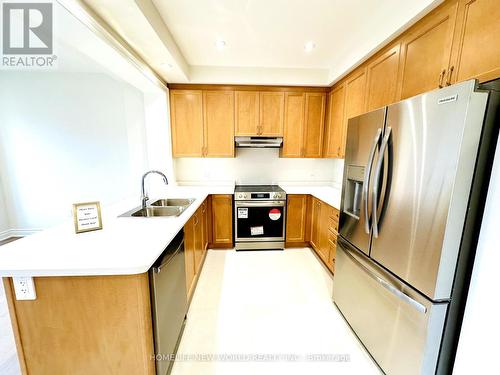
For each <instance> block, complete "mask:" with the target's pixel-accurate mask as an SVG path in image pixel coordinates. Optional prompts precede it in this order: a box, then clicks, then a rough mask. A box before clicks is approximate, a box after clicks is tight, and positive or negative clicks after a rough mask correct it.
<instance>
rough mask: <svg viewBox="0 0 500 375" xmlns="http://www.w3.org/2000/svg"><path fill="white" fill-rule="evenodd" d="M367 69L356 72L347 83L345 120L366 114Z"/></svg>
mask: <svg viewBox="0 0 500 375" xmlns="http://www.w3.org/2000/svg"><path fill="white" fill-rule="evenodd" d="M365 92H366V68H364V69H360V70H358V71H355V72H354V74H352V75H351V76H350V77H349V78H348V79H347V82H346V94H345V95H346V96H345V112H344V115H345V119H346V121H348V120H349V119H350V118H352V117H356V116H359V115H360V114H362V113H364V112H366V110H365V109H366V105H365Z"/></svg>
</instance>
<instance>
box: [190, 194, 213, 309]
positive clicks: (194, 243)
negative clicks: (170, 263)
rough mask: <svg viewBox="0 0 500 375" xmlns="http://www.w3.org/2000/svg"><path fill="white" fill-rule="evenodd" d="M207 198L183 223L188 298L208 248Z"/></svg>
mask: <svg viewBox="0 0 500 375" xmlns="http://www.w3.org/2000/svg"><path fill="white" fill-rule="evenodd" d="M208 227H209V222H208V199H206V200H205V201H204V202H203V203H202V204H201V206H200V207H199V208H198V210H196V212H195V213H194V214H193V216H191V218H190V219H189V220H188V222H187V223H186V224H185V225H184V256H185V262H186V289H187V295H188V299H190V297H191V296H192V294H193V291H194V287H195V285H196V280H197V277H198V276H199V274H200V271H201V268H202V265H203V260H204V259H205V255H206V251H207V248H208Z"/></svg>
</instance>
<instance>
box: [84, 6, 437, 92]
mask: <svg viewBox="0 0 500 375" xmlns="http://www.w3.org/2000/svg"><path fill="white" fill-rule="evenodd" d="M85 2H86V3H87V4H88V5H89V6H90V7H91V8H92V9H93V10H94V11H95V12H96V13H97V14H98V15H99V16H101V17H102V18H103V19H104V21H105V22H106V23H108V24H109V25H110V26H111V27H112V28H114V29H115V30H116V31H117V32H118V33H119V34H120V35H121V36H122V37H123V38H124V39H125V40H126V41H127V42H128V43H129V44H130V45H131V46H132V47H133V48H134V49H135V50H136V51H137V52H138V53H139V54H140V55H141V56H142V57H143V58H144V59H145V60H146V61H147V62H148V64H150V65H151V67H152V68H153V69H155V70H156V71H157V72H158V73H159V74H160V75H161V76H162V77H163V78H164V79H165V80H166V81H167V82H170V83H173V82H176V83H233V84H270V85H273V84H274V85H312V86H326V85H330V84H332V83H333V82H335V81H336V80H338V79H339V78H340V77H341V76H342V75H343V74H345V73H346V72H347V71H348V70H349V69H350V68H351V67H352V66H354V65H356V64H358V63H359V62H361V61H362V60H363V59H366V58H367V57H368V56H369V55H371V54H372V53H373V52H374V51H376V50H377V48H379V47H381V46H382V45H383V44H384V42H386V41H387V40H389V39H390V38H391V37H393V36H394V35H396V34H397V33H399V32H401V31H402V30H404V29H406V28H407V27H409V25H411V24H412V23H414V22H415V21H416V20H418V19H419V18H420V17H421V16H422V15H423V14H425V13H427V12H428V11H429V10H430V9H432V8H434V7H436V6H437V5H439V4H440V3H441V2H442V0H412V1H401V0H135V1H134V0H106V1H103V0H85ZM218 41H224V42H225V44H226V45H225V47H224V48H218V47H217V46H216V43H217V42H218ZM307 42H313V43H314V45H315V47H314V48H313V49H312V50H311V51H305V49H304V46H305V44H306V43H307Z"/></svg>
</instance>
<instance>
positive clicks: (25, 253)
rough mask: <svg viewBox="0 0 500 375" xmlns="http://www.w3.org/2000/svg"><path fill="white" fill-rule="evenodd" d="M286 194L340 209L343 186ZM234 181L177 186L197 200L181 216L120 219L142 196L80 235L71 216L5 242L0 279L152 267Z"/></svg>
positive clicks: (299, 188) (178, 193) (292, 189)
mask: <svg viewBox="0 0 500 375" xmlns="http://www.w3.org/2000/svg"><path fill="white" fill-rule="evenodd" d="M280 186H281V187H282V188H283V189H284V190H285V191H286V192H287V194H311V195H313V196H315V197H316V198H318V199H321V200H322V201H324V202H325V203H328V204H330V205H331V206H333V207H335V208H337V209H338V208H339V207H340V195H341V190H340V189H338V188H335V187H333V186H307V185H288V184H280ZM233 193H234V184H232V185H231V184H228V185H221V186H175V187H174V186H172V187H171V188H170V187H169V190H168V194H166V196H167V197H168V198H195V201H194V202H193V203H192V204H191V206H189V207H188V209H187V210H186V211H184V212H183V213H182V214H181V215H180V216H178V217H154V218H140V217H118V215H120V214H123V213H124V212H126V211H128V210H130V209H132V208H134V207H137V206H138V205H139V203H140V202H139V199H131V200H127V201H123V202H120V204H117V205H114V206H113V207H103V209H102V215H103V229H102V230H99V231H94V232H88V233H81V234H75V232H74V226H73V222H72V220H68V221H67V222H65V223H64V224H61V225H59V226H56V227H53V228H50V229H47V230H44V231H42V232H39V233H36V234H33V235H31V236H28V237H25V238H22V239H20V240H18V241H15V242H11V243H9V244H6V245H3V246H2V247H1V248H0V277H2V276H3V277H15V276H92V275H132V274H139V273H144V272H147V271H148V270H149V268H150V267H151V266H152V265H153V263H154V262H155V261H156V259H158V257H159V256H160V255H161V253H162V252H163V251H164V250H165V248H166V247H167V246H168V245H169V243H170V242H171V241H172V239H173V238H174V237H175V235H176V234H177V233H179V231H180V230H181V229H182V228H183V227H184V225H185V224H186V222H187V221H188V220H189V218H190V217H191V216H192V215H193V213H194V212H195V211H196V210H197V209H198V207H199V206H200V205H201V204H202V203H203V201H204V200H205V198H206V197H207V196H208V195H210V194H233Z"/></svg>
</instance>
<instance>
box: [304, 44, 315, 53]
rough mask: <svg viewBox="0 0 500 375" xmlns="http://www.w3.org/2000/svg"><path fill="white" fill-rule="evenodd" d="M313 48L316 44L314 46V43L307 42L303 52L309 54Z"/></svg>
mask: <svg viewBox="0 0 500 375" xmlns="http://www.w3.org/2000/svg"><path fill="white" fill-rule="evenodd" d="M314 47H316V44H314V42H307V43H306V44H305V45H304V51H306V52H311V51H312V50H313V49H314Z"/></svg>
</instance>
